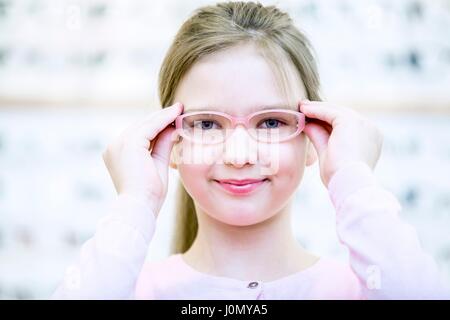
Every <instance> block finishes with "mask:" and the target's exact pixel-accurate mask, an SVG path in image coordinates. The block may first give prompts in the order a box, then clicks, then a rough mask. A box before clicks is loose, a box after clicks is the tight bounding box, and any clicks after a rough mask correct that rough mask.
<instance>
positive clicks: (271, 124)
mask: <svg viewBox="0 0 450 320" xmlns="http://www.w3.org/2000/svg"><path fill="white" fill-rule="evenodd" d="M262 123H264V124H266V126H267V129H274V128H278V126H280V125H283V124H285V123H284V122H283V121H280V120H277V119H274V118H270V119H266V120H264V121H262Z"/></svg>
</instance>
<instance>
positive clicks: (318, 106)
mask: <svg viewBox="0 0 450 320" xmlns="http://www.w3.org/2000/svg"><path fill="white" fill-rule="evenodd" d="M299 110H300V112H302V113H304V114H305V116H306V117H308V118H315V119H319V120H322V121H325V122H327V123H328V124H330V125H331V126H333V124H334V123H335V121H336V119H337V118H338V117H340V116H343V110H341V109H340V108H338V107H334V106H329V105H327V104H325V103H323V102H305V101H301V102H300V104H299Z"/></svg>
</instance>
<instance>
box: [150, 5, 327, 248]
mask: <svg viewBox="0 0 450 320" xmlns="http://www.w3.org/2000/svg"><path fill="white" fill-rule="evenodd" d="M245 42H252V43H254V44H256V45H257V48H258V49H260V50H261V53H262V54H263V56H264V57H265V58H266V60H267V61H268V63H270V65H271V67H272V70H273V71H274V73H275V75H276V77H277V79H278V80H279V81H278V83H279V84H280V85H281V89H283V92H284V94H285V95H287V91H288V88H289V83H288V72H287V67H292V66H294V69H295V70H297V71H298V75H299V76H300V78H301V80H302V82H303V85H304V88H305V91H306V96H307V98H308V99H309V100H320V97H319V76H318V72H317V67H316V63H315V60H314V57H313V54H312V48H311V45H310V43H309V41H308V39H307V38H306V37H305V35H304V34H303V33H301V32H300V31H299V30H298V29H297V28H296V26H295V25H294V24H293V22H292V19H291V18H290V17H289V15H288V14H287V13H285V12H282V11H280V10H279V9H278V8H276V7H275V6H263V5H262V4H260V3H259V2H258V3H255V2H221V3H217V4H216V5H208V6H204V7H200V8H198V9H197V10H195V11H194V13H193V14H192V15H191V16H190V17H189V18H188V19H187V20H186V21H185V22H184V23H183V25H182V26H181V28H180V29H179V31H178V33H177V34H176V36H175V39H174V41H173V43H172V45H171V46H170V48H169V50H168V52H167V54H166V56H165V58H164V61H163V63H162V65H161V69H160V72H159V88H158V89H159V98H160V102H161V105H162V106H163V107H167V106H170V105H172V104H173V103H175V102H176V101H174V96H175V92H176V89H177V86H178V85H179V84H180V81H181V80H182V77H183V76H184V75H185V74H186V73H187V71H188V70H189V69H190V68H191V67H192V66H193V65H194V64H195V62H196V61H198V60H199V59H200V58H201V57H204V56H206V55H208V54H212V53H215V52H218V51H220V50H223V49H226V48H230V47H233V46H236V45H238V44H242V43H245ZM176 210H177V213H176V222H175V233H174V237H173V240H172V243H171V249H170V251H171V253H172V254H175V253H184V252H185V251H187V250H188V249H189V248H190V246H191V245H192V243H193V242H194V240H195V237H196V235H197V230H198V223H197V216H196V212H195V206H194V201H193V199H192V197H191V196H190V195H189V194H188V193H187V191H186V189H185V188H184V186H183V184H182V182H181V181H179V184H178V190H177V205H176Z"/></svg>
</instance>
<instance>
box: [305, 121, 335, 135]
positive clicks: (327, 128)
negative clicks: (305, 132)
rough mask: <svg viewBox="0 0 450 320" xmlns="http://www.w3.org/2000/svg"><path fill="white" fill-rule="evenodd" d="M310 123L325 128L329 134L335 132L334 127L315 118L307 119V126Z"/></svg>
mask: <svg viewBox="0 0 450 320" xmlns="http://www.w3.org/2000/svg"><path fill="white" fill-rule="evenodd" d="M308 123H310V124H312V123H315V124H318V125H319V126H322V127H324V128H325V129H326V130H327V132H328V133H329V134H331V132H332V131H333V127H332V126H331V125H330V124H329V123H328V122H325V121H322V120H318V119H314V118H306V124H308Z"/></svg>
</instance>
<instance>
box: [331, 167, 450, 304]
mask: <svg viewBox="0 0 450 320" xmlns="http://www.w3.org/2000/svg"><path fill="white" fill-rule="evenodd" d="M328 192H329V195H330V198H331V201H332V203H333V205H334V207H335V209H336V228H337V235H338V238H339V241H340V242H341V243H342V244H343V245H345V246H346V247H347V248H348V250H349V259H350V261H349V262H350V267H351V268H352V270H353V272H354V273H355V275H356V276H357V278H358V279H359V282H360V284H361V295H362V296H361V299H450V288H449V283H448V278H447V277H446V276H444V273H443V272H441V271H440V270H439V268H438V265H437V263H436V262H435V261H434V259H433V258H432V257H431V256H430V255H429V254H427V253H426V252H424V250H423V249H422V247H421V244H420V240H419V238H418V235H417V232H416V230H415V229H414V228H413V226H411V225H410V224H408V223H406V222H405V221H403V220H402V219H401V218H400V215H399V214H400V212H401V210H402V207H401V205H400V203H399V202H398V201H397V199H396V198H395V197H394V195H393V194H391V193H390V192H388V191H387V190H385V189H383V188H382V187H381V186H380V184H379V183H378V182H377V180H376V178H375V176H374V174H373V173H372V170H371V169H370V167H369V166H367V165H366V164H364V163H362V162H361V163H354V164H351V165H348V166H347V167H344V168H342V169H340V170H339V171H338V172H336V173H335V174H334V175H333V177H332V178H331V180H330V182H329V184H328Z"/></svg>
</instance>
